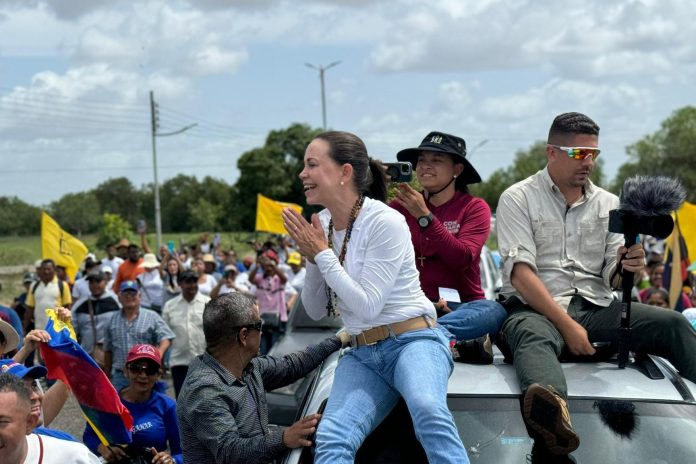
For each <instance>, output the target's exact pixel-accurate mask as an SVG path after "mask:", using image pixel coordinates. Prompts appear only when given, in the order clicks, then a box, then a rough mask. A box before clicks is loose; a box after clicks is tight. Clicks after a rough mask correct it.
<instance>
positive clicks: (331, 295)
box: [326, 194, 365, 317]
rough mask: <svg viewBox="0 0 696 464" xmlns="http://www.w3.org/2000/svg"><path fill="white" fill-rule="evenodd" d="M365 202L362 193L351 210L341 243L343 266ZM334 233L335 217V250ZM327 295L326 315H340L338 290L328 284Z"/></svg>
mask: <svg viewBox="0 0 696 464" xmlns="http://www.w3.org/2000/svg"><path fill="white" fill-rule="evenodd" d="M364 202H365V197H364V196H363V195H362V194H360V196H359V197H358V201H356V202H355V204H354V205H353V209H352V210H351V211H350V218H349V219H348V227H347V228H346V237H345V238H344V239H343V245H341V252H340V253H339V254H338V263H339V264H340V265H341V266H343V261H344V260H345V259H346V252H347V251H348V242H349V241H350V235H351V233H352V232H353V224H355V220H356V219H357V218H358V214H359V213H360V209H361V208H362V205H363V203H364ZM333 234H334V224H333V218H331V219H330V220H329V237H328V240H329V248H331V250H332V251H333V249H334V248H333ZM326 296H327V298H328V299H329V301H328V302H327V303H326V315H327V316H334V317H337V316H340V313H339V311H338V301H337V299H338V297H337V296H336V292H334V291H333V290H331V287H329V286H328V285H327V286H326Z"/></svg>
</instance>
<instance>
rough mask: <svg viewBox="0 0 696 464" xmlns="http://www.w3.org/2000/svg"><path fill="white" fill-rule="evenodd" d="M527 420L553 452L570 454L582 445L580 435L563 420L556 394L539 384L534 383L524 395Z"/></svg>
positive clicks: (524, 411) (524, 409) (525, 417)
mask: <svg viewBox="0 0 696 464" xmlns="http://www.w3.org/2000/svg"><path fill="white" fill-rule="evenodd" d="M523 415H524V419H525V422H527V425H529V426H530V427H531V428H532V429H533V430H534V431H535V432H537V433H538V434H539V435H540V436H541V438H542V439H543V440H544V443H545V445H546V448H547V449H548V450H549V452H551V453H553V454H569V453H571V452H573V451H575V450H576V449H578V446H580V437H578V435H577V433H575V430H573V429H572V427H570V426H569V424H566V423H565V421H564V420H563V412H562V410H561V405H560V404H559V403H558V399H557V397H556V395H554V394H553V392H551V391H550V390H547V389H546V388H544V387H541V386H539V385H532V386H530V387H529V389H528V390H527V394H526V395H525V396H524V405H523Z"/></svg>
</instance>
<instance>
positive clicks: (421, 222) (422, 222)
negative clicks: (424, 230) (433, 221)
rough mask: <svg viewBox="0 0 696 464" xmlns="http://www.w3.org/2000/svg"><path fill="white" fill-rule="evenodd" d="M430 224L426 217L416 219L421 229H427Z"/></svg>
mask: <svg viewBox="0 0 696 464" xmlns="http://www.w3.org/2000/svg"><path fill="white" fill-rule="evenodd" d="M428 224H430V218H429V217H428V216H421V217H419V218H418V225H419V226H421V227H428Z"/></svg>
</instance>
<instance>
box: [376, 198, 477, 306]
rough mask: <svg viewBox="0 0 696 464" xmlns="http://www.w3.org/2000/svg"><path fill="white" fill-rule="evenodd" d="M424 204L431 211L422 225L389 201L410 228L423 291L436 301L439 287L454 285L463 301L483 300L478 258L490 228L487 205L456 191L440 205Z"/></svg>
mask: <svg viewBox="0 0 696 464" xmlns="http://www.w3.org/2000/svg"><path fill="white" fill-rule="evenodd" d="M425 204H426V205H427V207H428V209H429V210H430V211H431V212H432V213H433V222H432V224H430V226H429V227H426V228H425V229H421V227H420V226H419V225H418V218H415V217H413V216H411V213H409V212H408V211H407V210H406V209H405V208H403V207H401V206H400V205H399V204H398V203H397V202H396V201H392V202H391V203H390V204H389V205H390V206H391V207H392V208H394V209H396V210H397V211H399V212H400V213H401V214H403V215H404V217H405V218H406V222H407V223H408V228H409V229H410V230H411V241H412V242H413V248H414V249H415V251H416V267H417V268H418V270H419V271H420V282H421V287H422V288H423V291H424V292H425V295H426V296H427V297H428V298H429V299H430V300H431V301H438V300H439V299H440V296H439V292H438V287H446V288H454V289H456V290H457V291H458V292H459V296H460V298H461V299H462V302H467V301H474V300H482V299H483V298H485V296H484V293H483V290H482V289H481V269H480V268H479V261H480V259H481V249H482V248H483V245H485V243H486V240H488V233H489V232H490V229H491V209H490V207H489V206H488V204H487V203H486V202H485V201H484V200H483V199H481V198H477V197H474V196H471V195H470V194H468V193H462V192H459V191H457V192H455V194H454V196H453V197H452V199H450V200H449V201H448V202H447V203H444V204H442V205H440V206H433V205H432V204H430V202H428V200H425ZM421 257H425V259H420V258H421Z"/></svg>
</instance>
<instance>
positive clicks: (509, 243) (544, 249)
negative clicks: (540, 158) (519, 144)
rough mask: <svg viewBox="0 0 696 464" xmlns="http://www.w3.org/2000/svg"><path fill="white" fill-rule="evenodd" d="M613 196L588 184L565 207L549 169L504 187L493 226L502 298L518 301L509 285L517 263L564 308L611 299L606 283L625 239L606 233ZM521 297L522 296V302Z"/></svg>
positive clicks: (605, 303) (614, 202)
mask: <svg viewBox="0 0 696 464" xmlns="http://www.w3.org/2000/svg"><path fill="white" fill-rule="evenodd" d="M618 207H619V199H618V197H617V196H616V195H613V194H611V193H609V192H607V191H606V190H604V189H601V188H599V187H597V186H595V185H594V184H592V182H590V181H588V183H587V185H586V186H585V191H584V194H583V196H582V197H581V198H580V199H579V200H578V201H576V202H575V203H573V204H572V205H566V201H565V198H564V196H563V194H562V193H561V191H560V190H559V189H558V187H557V186H556V185H555V184H554V183H553V180H552V179H551V176H550V175H549V173H548V169H547V168H544V169H543V170H541V171H539V172H537V173H536V174H534V175H533V176H531V177H528V178H527V179H525V180H523V181H521V182H518V183H516V184H515V185H513V186H511V187H510V188H508V189H507V190H506V191H505V192H503V194H502V195H501V197H500V201H499V202H498V209H497V218H496V226H497V231H498V247H499V248H500V255H501V257H502V260H503V288H502V291H501V293H502V294H503V295H504V296H512V295H515V296H517V297H520V295H519V293H518V292H517V290H516V289H515V288H514V287H513V286H512V284H511V282H510V276H511V274H512V268H513V266H514V265H515V263H520V262H522V263H527V264H529V265H530V266H531V267H532V269H534V270H535V272H536V273H537V275H538V276H539V278H540V279H541V281H542V282H543V283H544V285H545V286H546V288H547V289H548V291H549V292H550V293H551V296H553V298H554V299H555V300H556V301H557V302H558V303H559V304H560V305H561V306H562V307H564V308H567V306H568V303H569V302H570V299H571V298H572V297H573V296H574V295H576V294H577V295H580V296H582V297H583V298H586V299H587V300H589V301H591V302H592V303H595V304H597V305H599V306H604V307H606V306H609V303H610V302H611V300H612V298H613V296H612V291H611V285H610V283H609V279H610V278H611V275H612V274H613V273H614V270H615V269H616V251H617V249H618V247H619V246H621V245H622V244H623V237H622V236H621V235H620V234H614V233H611V232H609V231H608V225H609V211H610V210H612V209H616V208H618ZM520 298H521V297H520Z"/></svg>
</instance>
